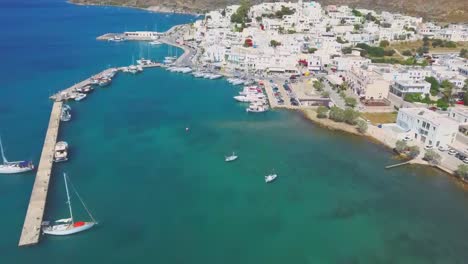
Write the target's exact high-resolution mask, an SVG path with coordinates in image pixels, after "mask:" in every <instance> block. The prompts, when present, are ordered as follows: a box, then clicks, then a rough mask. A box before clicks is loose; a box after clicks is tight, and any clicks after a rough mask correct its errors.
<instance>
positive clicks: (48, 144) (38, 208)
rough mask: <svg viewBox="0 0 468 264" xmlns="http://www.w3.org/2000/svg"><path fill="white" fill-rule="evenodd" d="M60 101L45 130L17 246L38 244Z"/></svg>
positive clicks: (54, 108) (60, 110) (53, 108)
mask: <svg viewBox="0 0 468 264" xmlns="http://www.w3.org/2000/svg"><path fill="white" fill-rule="evenodd" d="M62 105H63V103H62V102H61V101H55V102H54V104H53V106H52V112H51V114H50V120H49V126H48V128H47V133H46V137H45V140H44V146H43V148H42V154H41V159H40V161H39V166H38V168H37V174H36V179H35V180H34V185H33V189H32V193H31V198H30V200H29V206H28V210H27V212H26V218H25V220H24V225H23V229H22V231H21V237H20V241H19V244H18V246H28V245H34V244H37V243H38V242H39V238H40V233H41V224H42V219H43V217H44V210H45V206H46V200H47V192H48V190H49V182H50V177H51V175H52V166H53V157H54V148H55V144H56V142H57V136H58V132H59V126H60V115H61V112H62Z"/></svg>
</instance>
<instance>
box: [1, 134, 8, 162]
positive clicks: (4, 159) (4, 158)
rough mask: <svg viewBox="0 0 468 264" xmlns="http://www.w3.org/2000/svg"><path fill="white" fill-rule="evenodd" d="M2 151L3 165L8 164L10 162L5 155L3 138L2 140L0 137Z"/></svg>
mask: <svg viewBox="0 0 468 264" xmlns="http://www.w3.org/2000/svg"><path fill="white" fill-rule="evenodd" d="M0 149H1V151H2V159H3V163H4V164H6V163H8V160H7V159H6V157H5V153H4V152H3V144H2V138H1V137H0Z"/></svg>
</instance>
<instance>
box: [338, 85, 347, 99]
mask: <svg viewBox="0 0 468 264" xmlns="http://www.w3.org/2000/svg"><path fill="white" fill-rule="evenodd" d="M348 88H349V85H348V83H347V82H343V83H342V84H341V85H340V90H342V91H346V90H348ZM343 94H344V93H343ZM343 94H341V93H340V95H341V97H343V99H344V98H345V97H346V95H344V96H343Z"/></svg>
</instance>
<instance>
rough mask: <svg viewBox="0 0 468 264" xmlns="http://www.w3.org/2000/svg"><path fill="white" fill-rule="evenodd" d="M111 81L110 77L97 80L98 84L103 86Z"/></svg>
mask: <svg viewBox="0 0 468 264" xmlns="http://www.w3.org/2000/svg"><path fill="white" fill-rule="evenodd" d="M111 82H112V80H111V79H110V78H101V79H100V80H99V82H98V84H99V86H101V87H104V86H107V85H109V84H110V83H111Z"/></svg>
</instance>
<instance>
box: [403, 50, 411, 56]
mask: <svg viewBox="0 0 468 264" xmlns="http://www.w3.org/2000/svg"><path fill="white" fill-rule="evenodd" d="M401 54H402V55H403V56H413V53H412V52H411V50H405V51H403V52H402V53H401Z"/></svg>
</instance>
